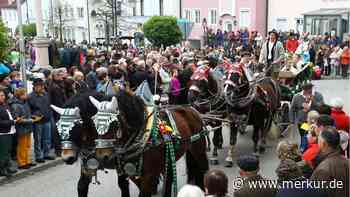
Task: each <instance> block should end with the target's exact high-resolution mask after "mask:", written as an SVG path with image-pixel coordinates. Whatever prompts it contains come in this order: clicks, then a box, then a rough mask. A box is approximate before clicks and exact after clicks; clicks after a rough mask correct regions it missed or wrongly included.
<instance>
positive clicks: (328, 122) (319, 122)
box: [316, 114, 334, 127]
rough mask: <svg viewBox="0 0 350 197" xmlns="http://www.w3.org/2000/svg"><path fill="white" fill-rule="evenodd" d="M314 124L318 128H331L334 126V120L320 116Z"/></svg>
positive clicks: (323, 115)
mask: <svg viewBox="0 0 350 197" xmlns="http://www.w3.org/2000/svg"><path fill="white" fill-rule="evenodd" d="M316 124H317V125H318V126H324V127H325V126H333V125H334V119H333V118H332V117H331V116H330V115H327V114H321V115H320V117H318V118H317V120H316Z"/></svg>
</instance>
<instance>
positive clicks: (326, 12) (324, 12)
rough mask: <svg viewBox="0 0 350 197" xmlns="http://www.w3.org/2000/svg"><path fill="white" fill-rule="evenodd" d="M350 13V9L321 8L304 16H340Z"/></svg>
mask: <svg viewBox="0 0 350 197" xmlns="http://www.w3.org/2000/svg"><path fill="white" fill-rule="evenodd" d="M347 13H350V8H321V9H318V10H314V11H311V12H306V13H304V14H303V15H306V16H315V15H328V16H329V15H335V16H339V15H342V14H347Z"/></svg>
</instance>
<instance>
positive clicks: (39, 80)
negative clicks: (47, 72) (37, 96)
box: [33, 78, 44, 86]
mask: <svg viewBox="0 0 350 197" xmlns="http://www.w3.org/2000/svg"><path fill="white" fill-rule="evenodd" d="M36 85H44V80H42V79H41V78H35V79H34V80H33V86H36Z"/></svg>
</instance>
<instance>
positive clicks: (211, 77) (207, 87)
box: [188, 66, 238, 167]
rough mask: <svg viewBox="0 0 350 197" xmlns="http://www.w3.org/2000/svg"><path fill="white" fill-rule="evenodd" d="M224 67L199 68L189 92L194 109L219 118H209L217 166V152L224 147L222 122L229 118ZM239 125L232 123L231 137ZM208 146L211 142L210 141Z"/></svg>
mask: <svg viewBox="0 0 350 197" xmlns="http://www.w3.org/2000/svg"><path fill="white" fill-rule="evenodd" d="M220 68H222V67H217V68H216V69H214V70H213V69H210V68H209V67H207V66H202V67H199V68H198V69H197V70H196V71H195V73H194V74H193V75H192V77H191V87H190V89H189V91H188V101H189V103H191V105H192V106H193V107H195V108H196V109H197V110H198V111H199V112H200V113H202V114H205V115H208V114H210V116H214V117H217V119H215V118H209V119H208V120H209V121H208V124H209V125H211V126H212V127H215V128H216V129H215V130H214V135H213V139H212V141H213V144H214V149H213V153H212V155H213V158H211V160H212V161H214V162H215V163H214V164H216V163H217V162H218V161H217V155H218V152H217V150H218V149H219V148H221V147H222V144H223V136H222V132H221V128H220V126H221V124H222V121H221V120H220V119H224V118H226V117H227V104H226V101H225V98H224V96H223V85H224V81H223V79H222V76H221V71H219V70H218V69H220ZM237 129H238V127H237V125H236V124H235V123H233V122H231V123H230V136H233V135H235V133H236V132H237ZM233 139H234V138H232V137H230V149H229V152H228V155H227V157H226V159H225V160H226V166H227V167H231V166H232V165H233V152H234V150H233V148H234V147H233V145H234V144H235V142H234V141H232V140H233ZM208 144H210V141H209V140H208Z"/></svg>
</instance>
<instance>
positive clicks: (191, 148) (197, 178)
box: [66, 91, 209, 197]
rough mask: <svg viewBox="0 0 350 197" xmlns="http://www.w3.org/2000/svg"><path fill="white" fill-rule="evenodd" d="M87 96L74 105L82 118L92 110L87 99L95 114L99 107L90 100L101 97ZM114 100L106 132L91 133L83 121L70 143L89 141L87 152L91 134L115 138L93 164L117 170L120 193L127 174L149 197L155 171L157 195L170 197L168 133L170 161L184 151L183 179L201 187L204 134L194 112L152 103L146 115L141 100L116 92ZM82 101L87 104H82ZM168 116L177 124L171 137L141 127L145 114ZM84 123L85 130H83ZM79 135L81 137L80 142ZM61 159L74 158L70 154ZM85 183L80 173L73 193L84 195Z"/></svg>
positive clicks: (124, 190)
mask: <svg viewBox="0 0 350 197" xmlns="http://www.w3.org/2000/svg"><path fill="white" fill-rule="evenodd" d="M90 95H91V94H90ZM88 96H89V95H88V94H86V95H83V98H81V99H79V100H80V102H85V104H82V103H80V102H78V103H76V104H77V105H76V106H78V107H79V108H80V111H81V112H80V114H82V116H83V113H84V112H85V113H86V112H87V111H91V110H93V111H95V112H96V110H95V109H92V108H91V103H93V104H94V106H95V107H97V108H98V111H99V112H100V111H101V109H102V108H100V107H99V106H100V104H101V103H102V102H99V101H97V100H96V99H98V100H101V98H96V99H93V98H91V97H90V100H91V102H88V100H89V99H88V98H89V97H88ZM115 98H116V99H114V101H113V100H112V102H109V106H110V107H109V109H108V110H109V111H110V112H113V113H114V114H116V115H117V120H116V121H113V122H112V123H111V124H109V128H108V131H107V132H106V133H103V135H101V134H100V135H99V134H97V135H96V133H97V132H96V129H95V127H93V126H92V125H89V126H87V125H85V126H82V127H80V128H85V130H80V129H79V131H75V132H76V133H75V134H72V132H71V138H72V139H73V138H74V136H80V140H78V139H79V137H78V138H77V137H75V141H76V142H74V143H77V144H80V147H81V146H82V144H89V145H88V146H89V147H90V149H92V150H93V149H94V146H91V145H92V144H93V141H94V140H95V139H97V138H104V139H106V138H109V139H114V140H115V144H114V145H115V147H114V153H113V154H112V155H110V156H109V157H108V158H104V160H103V161H101V160H99V159H97V160H98V161H99V168H102V169H103V168H113V166H110V163H112V164H114V168H115V169H116V170H117V173H118V185H119V187H120V189H121V192H122V197H129V196H130V192H129V185H128V184H129V182H128V178H130V179H131V180H133V182H135V184H136V185H137V186H138V187H139V189H140V196H151V195H152V193H154V192H153V191H155V190H156V187H157V183H158V179H159V177H160V176H161V175H163V176H164V177H165V179H164V180H165V186H164V193H163V196H171V193H172V187H171V186H172V185H173V184H174V180H175V179H174V175H176V174H173V173H174V171H173V169H174V165H175V163H174V162H172V163H169V162H167V161H169V160H168V159H169V158H168V155H167V153H168V152H167V151H168V150H167V145H168V143H167V142H169V141H167V140H169V138H168V137H169V136H171V137H170V139H171V140H170V141H171V142H172V143H173V145H174V153H175V160H178V159H179V158H181V157H182V156H183V155H184V154H185V153H186V164H187V172H188V181H189V182H191V183H194V184H197V185H198V186H200V187H201V188H203V176H204V173H205V172H206V171H207V170H208V168H209V166H208V160H207V155H206V143H205V137H204V134H205V132H203V123H202V120H201V118H200V116H199V114H198V112H197V111H196V110H194V109H193V108H191V107H176V106H174V107H171V108H168V109H160V108H159V109H157V107H155V109H157V111H154V112H153V113H151V114H149V112H148V111H147V110H146V106H145V104H144V102H143V100H142V99H140V97H138V96H135V95H134V94H133V93H130V92H128V91H120V92H119V93H118V95H117V96H116V97H115ZM115 101H117V102H115ZM86 103H90V104H88V105H86ZM105 103H106V102H105ZM112 103H115V104H112ZM107 105H108V104H107ZM107 105H104V106H107ZM70 107H73V106H70ZM86 107H87V108H86ZM81 108H83V109H81ZM104 109H106V108H104ZM156 112H159V116H157V117H156V116H153V115H152V114H154V113H156ZM87 114H90V115H89V116H90V120H91V117H92V116H91V114H93V113H86V114H85V115H87ZM97 114H98V113H97ZM168 114H171V116H172V118H173V120H174V123H175V125H176V128H177V129H175V128H174V131H173V132H174V133H173V134H172V135H167V136H165V135H163V134H162V133H159V132H153V133H152V132H150V131H147V130H146V128H147V124H148V123H147V122H148V120H149V119H150V118H151V117H154V118H156V119H158V118H159V119H161V120H167V119H170V118H169V116H168ZM88 122H90V123H91V121H88V120H87V123H88ZM84 124H86V123H85V121H83V123H82V125H84ZM87 127H89V128H90V129H86V128H87ZM96 128H97V130H98V125H96ZM152 129H154V127H152ZM92 130H94V131H92ZM87 132H89V134H87ZM147 133H149V134H150V133H152V134H151V136H150V137H147V136H148V134H147ZM175 133H176V134H175ZM154 134H156V135H154ZM87 135H88V136H89V140H87V137H85V138H84V136H87ZM194 136H195V138H196V140H191V139H194ZM84 139H85V140H87V141H84V142H82V140H84ZM92 157H94V156H92ZM66 160H67V161H69V160H72V161H74V160H75V158H70V159H66ZM107 161H108V162H107ZM166 166H167V167H168V168H166ZM175 172H176V171H175ZM90 182H91V176H89V175H86V174H84V173H82V175H81V178H80V181H79V183H80V185H79V184H78V193H79V196H82V197H83V196H87V191H88V185H89V183H90ZM175 184H176V183H175ZM79 186H80V187H79Z"/></svg>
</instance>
